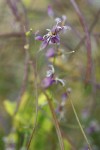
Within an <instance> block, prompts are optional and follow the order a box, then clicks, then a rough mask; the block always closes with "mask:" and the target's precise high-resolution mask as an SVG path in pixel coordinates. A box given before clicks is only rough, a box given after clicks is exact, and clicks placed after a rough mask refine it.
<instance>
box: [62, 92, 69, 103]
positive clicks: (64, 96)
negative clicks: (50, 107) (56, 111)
mask: <svg viewBox="0 0 100 150" xmlns="http://www.w3.org/2000/svg"><path fill="white" fill-rule="evenodd" d="M67 97H68V95H67V93H63V94H62V100H63V101H65V100H66V99H67Z"/></svg>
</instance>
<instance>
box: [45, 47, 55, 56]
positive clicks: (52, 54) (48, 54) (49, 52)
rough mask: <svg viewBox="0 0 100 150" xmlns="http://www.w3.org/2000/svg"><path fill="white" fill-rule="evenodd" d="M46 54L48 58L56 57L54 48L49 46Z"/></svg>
mask: <svg viewBox="0 0 100 150" xmlns="http://www.w3.org/2000/svg"><path fill="white" fill-rule="evenodd" d="M45 55H46V57H47V58H50V57H54V56H55V55H56V53H55V50H54V48H49V49H48V50H47V52H46V54H45Z"/></svg>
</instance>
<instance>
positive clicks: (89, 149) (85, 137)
mask: <svg viewBox="0 0 100 150" xmlns="http://www.w3.org/2000/svg"><path fill="white" fill-rule="evenodd" d="M68 97H69V100H70V103H71V106H72V109H73V112H74V114H75V117H76V120H77V122H78V125H79V127H80V129H81V132H82V134H83V136H84V139H85V140H86V142H87V144H88V150H92V148H91V146H90V143H89V141H88V139H87V136H86V134H85V132H84V130H83V127H82V125H81V123H80V120H79V118H78V115H77V112H76V110H75V107H74V104H73V102H72V100H71V98H70V95H69V94H68Z"/></svg>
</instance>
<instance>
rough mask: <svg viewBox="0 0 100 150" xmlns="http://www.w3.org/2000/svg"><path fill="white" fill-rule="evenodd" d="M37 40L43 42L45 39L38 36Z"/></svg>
mask: <svg viewBox="0 0 100 150" xmlns="http://www.w3.org/2000/svg"><path fill="white" fill-rule="evenodd" d="M35 40H38V41H43V40H44V39H43V37H42V36H40V35H38V36H36V37H35Z"/></svg>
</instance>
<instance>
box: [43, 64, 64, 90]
mask: <svg viewBox="0 0 100 150" xmlns="http://www.w3.org/2000/svg"><path fill="white" fill-rule="evenodd" d="M49 68H50V69H49V70H48V71H47V74H46V77H45V78H44V79H43V81H42V87H43V88H48V87H49V86H51V85H52V84H53V83H61V84H62V85H63V86H64V85H65V84H64V81H63V80H62V79H59V78H57V77H55V70H54V67H53V66H52V65H49Z"/></svg>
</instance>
